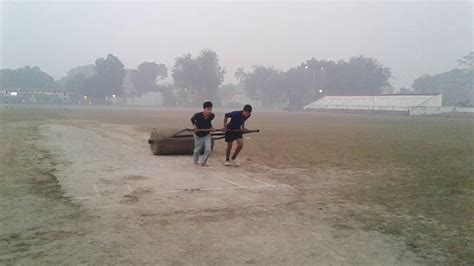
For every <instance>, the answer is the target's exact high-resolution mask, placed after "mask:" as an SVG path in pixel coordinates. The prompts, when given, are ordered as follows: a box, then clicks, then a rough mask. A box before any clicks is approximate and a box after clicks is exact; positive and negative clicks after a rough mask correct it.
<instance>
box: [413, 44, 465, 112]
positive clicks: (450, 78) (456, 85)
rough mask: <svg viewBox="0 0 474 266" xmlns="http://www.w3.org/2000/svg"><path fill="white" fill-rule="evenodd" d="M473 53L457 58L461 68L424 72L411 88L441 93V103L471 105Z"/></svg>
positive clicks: (422, 91) (418, 90)
mask: <svg viewBox="0 0 474 266" xmlns="http://www.w3.org/2000/svg"><path fill="white" fill-rule="evenodd" d="M473 58H474V53H473V52H472V51H471V52H470V53H469V54H468V55H466V56H464V57H463V58H461V59H459V60H458V63H459V66H460V67H461V68H455V69H452V70H451V71H447V72H444V73H439V74H435V75H434V76H431V75H428V74H424V75H422V76H421V77H419V78H417V79H416V80H415V81H414V82H413V85H412V87H413V90H414V91H415V92H420V93H436V92H439V93H443V105H455V106H473V105H474V92H473V89H472V81H473V77H474V69H473V67H472V62H473Z"/></svg>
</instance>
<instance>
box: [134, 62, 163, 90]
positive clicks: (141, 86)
mask: <svg viewBox="0 0 474 266" xmlns="http://www.w3.org/2000/svg"><path fill="white" fill-rule="evenodd" d="M167 76H168V68H167V67H166V66H165V65H164V64H157V63H155V62H143V63H141V64H140V65H139V66H138V67H137V70H136V71H133V72H132V76H131V79H132V83H133V86H134V88H135V89H136V90H137V92H138V93H139V94H142V93H146V92H149V91H153V90H156V82H157V79H160V80H162V79H165V78H166V77H167Z"/></svg>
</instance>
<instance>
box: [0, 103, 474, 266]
mask: <svg viewBox="0 0 474 266" xmlns="http://www.w3.org/2000/svg"><path fill="white" fill-rule="evenodd" d="M192 112H193V110H187V111H186V110H185V111H180V110H165V109H162V110H159V109H156V110H145V109H125V110H124V109H106V108H104V109H92V110H85V109H72V110H71V109H70V110H61V109H33V108H26V109H25V108H19V107H15V108H11V109H9V110H3V111H1V112H0V123H1V127H2V128H3V129H4V130H2V132H1V133H2V134H1V137H2V138H1V139H0V144H1V147H2V152H0V154H1V163H0V173H1V174H0V184H1V183H3V184H1V187H2V193H1V196H0V197H1V198H2V205H1V206H2V209H4V210H2V212H4V211H5V210H6V209H7V208H8V207H9V206H12V205H11V204H13V205H14V206H16V208H21V207H22V206H29V207H28V208H29V209H30V210H31V215H32V217H34V219H40V218H39V217H41V215H43V213H44V211H45V210H42V211H40V210H35V204H33V203H34V202H35V201H36V200H37V199H38V198H39V199H41V200H44V201H48V202H47V203H45V204H49V205H51V206H52V207H51V210H54V211H55V212H54V214H53V213H52V212H47V213H49V215H52V217H51V219H54V216H55V215H66V216H67V215H70V216H71V219H72V220H74V223H75V224H76V225H75V226H71V225H66V224H62V225H59V226H58V225H55V228H56V230H61V231H66V232H68V234H70V235H76V234H79V233H80V232H79V231H80V230H81V229H80V228H82V227H83V224H84V223H87V222H88V220H87V219H86V218H84V216H83V215H82V214H81V212H78V211H77V208H78V207H77V206H76V205H75V204H73V203H69V202H67V200H66V201H64V200H63V199H62V198H61V195H60V194H61V187H60V185H58V183H57V181H56V180H54V176H52V177H51V176H49V175H48V174H44V175H43V176H44V180H42V179H39V180H38V179H36V178H28V177H29V176H31V175H35V173H39V172H42V173H47V172H48V169H44V164H43V165H42V166H41V167H40V166H38V168H34V167H33V168H31V169H33V170H30V172H29V173H24V174H23V175H21V176H22V178H17V177H16V176H17V175H18V176H20V174H19V172H18V171H19V170H21V169H19V168H18V166H15V164H17V163H18V162H14V159H15V157H18V156H20V157H21V156H25V158H30V159H29V160H35V161H28V162H24V163H26V164H35V163H36V161H39V160H42V158H43V157H46V158H48V156H49V155H48V151H41V150H40V151H36V153H35V154H37V155H36V158H35V157H28V156H27V155H26V154H27V153H28V152H29V151H31V150H32V149H34V148H35V147H29V148H28V149H25V147H19V146H21V145H22V141H23V140H24V139H28V138H34V136H35V134H34V131H35V130H36V127H37V126H38V125H40V124H44V123H48V121H50V120H54V121H62V122H64V123H67V122H68V121H88V120H91V121H98V122H104V123H112V124H122V125H132V126H136V127H139V128H140V130H142V131H143V132H148V131H149V130H150V129H151V128H153V127H173V128H183V127H189V124H188V121H189V117H190V116H191V115H192ZM222 117H223V112H222V111H219V110H217V119H216V121H215V122H214V125H215V127H221V124H222V121H221V120H222ZM13 123H23V124H27V125H31V126H30V127H29V129H24V130H23V131H12V129H8V130H6V128H7V127H5V125H7V124H13ZM71 123H72V122H71ZM247 127H248V128H251V129H257V128H258V129H261V133H259V134H254V135H249V136H250V139H249V140H247V141H246V145H245V147H244V151H243V154H242V159H243V160H244V164H245V165H246V167H247V168H248V169H249V171H251V170H252V169H255V170H262V169H265V168H266V167H268V168H271V169H276V171H275V170H274V171H275V174H274V175H273V178H274V179H275V180H278V181H281V182H283V183H285V184H290V185H294V186H295V187H296V186H297V187H301V188H302V189H301V190H300V194H299V195H298V196H297V199H296V200H295V201H294V202H293V203H292V205H291V206H288V208H289V209H291V210H295V212H298V213H299V215H301V217H309V216H312V215H317V214H315V210H313V209H316V208H318V206H321V205H331V206H332V207H331V208H330V209H328V211H327V213H326V214H325V216H324V219H325V220H326V221H327V222H328V223H330V224H332V225H333V226H334V227H335V228H338V227H340V228H344V227H353V226H355V225H357V226H360V227H361V228H363V230H366V231H377V232H381V233H383V234H386V235H390V236H393V237H394V238H396V239H400V240H401V241H402V242H404V243H405V244H406V246H407V247H408V249H410V251H413V252H414V253H415V254H416V255H417V256H418V257H419V258H421V261H422V262H424V263H432V262H438V263H450V264H474V251H473V250H474V239H473V236H474V224H473V223H472V218H473V214H474V178H473V177H474V163H473V162H474V120H473V119H472V118H437V117H406V116H390V115H357V114H331V113H287V112H274V113H272V112H259V111H258V110H257V111H256V112H255V113H254V114H253V116H252V118H251V119H250V120H249V121H248V123H247ZM29 141H33V142H34V139H32V140H31V139H30V140H29ZM144 145H146V143H144ZM223 152H224V145H223V143H218V145H217V148H216V151H215V153H214V154H213V158H223ZM54 160H60V158H52V161H54ZM51 164H54V163H50V167H51V168H54V166H52V165H51ZM23 171H26V170H23ZM329 179H330V180H329ZM321 180H325V181H328V182H323V183H322V182H321ZM329 181H330V182H329ZM12 182H15V183H17V184H19V183H22V182H23V183H25V184H28V186H26V187H25V186H22V190H14V189H13V188H14V187H13V186H12V185H11V184H12ZM323 184H324V186H325V187H324V188H323V189H324V191H325V193H327V194H324V195H326V196H324V197H322V196H321V195H315V193H316V192H318V191H320V190H321V189H322V188H321V187H319V188H318V186H320V185H323ZM38 186H39V187H41V189H38ZM312 187H315V188H316V190H312V189H311V188H312ZM44 188H47V189H46V190H45V189H44ZM305 188H307V189H305ZM318 189H319V190H318ZM35 195H36V196H35ZM4 213H7V214H8V216H9V217H8V218H7V217H4V218H2V220H3V222H4V225H7V227H8V228H10V229H11V228H14V227H15V225H14V223H15V219H20V216H15V215H20V214H16V213H15V212H14V211H12V210H10V211H5V212H4ZM58 213H60V214H58ZM21 215H24V214H21ZM44 219H46V220H47V218H44ZM81 219H82V220H81ZM8 228H7V229H8ZM58 228H59V229H58ZM78 228H79V229H78ZM2 231H3V230H2ZM2 231H0V234H1V235H0V241H1V242H3V243H1V244H0V247H2V246H3V247H5V246H7V245H9V244H11V243H14V238H15V237H18V236H15V235H12V234H10V233H8V232H6V231H7V230H6V229H5V231H4V232H2ZM48 232H49V231H48ZM44 233H45V234H46V232H44ZM35 238H37V239H35ZM41 239H42V237H41V235H39V236H34V235H33V236H30V239H29V240H28V241H29V243H27V244H24V245H23V246H21V245H20V246H19V247H18V248H17V249H12V248H10V249H9V250H10V253H8V254H3V259H4V260H5V261H7V262H18V261H16V260H15V257H16V256H20V257H21V254H22V253H24V252H26V253H27V252H28V245H35V241H39V243H40V244H41V243H42V242H41V241H42V240H41ZM68 239H70V237H68ZM56 240H57V239H56ZM44 241H47V240H44ZM23 242H25V241H23ZM23 242H22V243H23ZM17 245H19V244H18V243H17ZM44 252H46V253H47V252H48V251H44ZM0 258H1V257H0ZM0 262H1V260H0Z"/></svg>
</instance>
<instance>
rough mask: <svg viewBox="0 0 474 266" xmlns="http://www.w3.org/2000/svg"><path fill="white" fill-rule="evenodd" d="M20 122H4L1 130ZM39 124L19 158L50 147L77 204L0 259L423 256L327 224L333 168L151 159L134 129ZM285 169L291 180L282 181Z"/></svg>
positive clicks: (238, 260)
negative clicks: (40, 237)
mask: <svg viewBox="0 0 474 266" xmlns="http://www.w3.org/2000/svg"><path fill="white" fill-rule="evenodd" d="M28 126H31V124H30V125H26V124H21V123H19V124H9V130H10V132H9V134H11V132H15V130H20V129H23V130H24V129H25V127H28ZM37 126H38V129H39V130H38V131H37V133H35V132H30V131H28V130H27V131H25V132H30V133H31V134H33V135H35V134H37V136H34V137H32V138H30V139H28V140H26V141H27V142H28V143H29V144H28V145H34V146H35V149H30V150H29V153H31V154H29V155H24V156H34V154H33V153H35V152H36V153H38V151H48V154H50V155H49V156H50V157H51V158H49V159H51V160H54V164H52V165H49V166H50V167H52V168H53V171H52V173H53V174H54V176H55V178H56V179H57V180H58V187H59V189H60V190H61V193H63V195H64V199H63V200H65V201H68V202H70V203H71V204H72V206H73V207H74V208H77V210H76V211H75V215H66V214H65V215H56V216H54V219H53V220H51V219H50V220H48V223H49V224H48V225H45V226H46V227H55V226H58V225H60V226H61V228H66V229H62V230H61V231H58V232H57V233H56V234H54V235H50V234H47V235H46V239H45V240H44V241H43V242H40V243H37V244H35V243H29V245H28V246H27V248H26V250H23V251H21V250H20V251H18V250H15V252H13V251H12V250H13V249H7V251H6V252H4V253H3V254H2V253H0V262H2V259H3V261H4V262H9V263H20V264H37V263H40V264H41V263H48V264H50V263H53V264H54V263H59V264H78V263H86V264H104V263H110V264H164V265H183V264H197V265H209V264H211V265H217V264H218V265H222V264H227V265H229V264H230V265H239V264H259V265H275V264H277V265H315V264H323V265H327V264H330V265H334V264H335V265H338V264H361V265H380V264H386V265H410V264H418V263H420V261H419V259H418V258H417V257H416V256H415V255H414V254H413V253H411V252H409V251H407V249H406V247H405V246H404V244H403V242H401V241H399V240H397V239H394V238H391V237H389V236H386V235H383V234H381V233H378V232H367V231H364V230H362V229H360V227H359V225H357V224H350V225H348V223H345V224H335V223H333V222H331V221H332V219H329V217H332V216H334V215H337V204H338V203H337V202H331V200H332V199H333V198H334V196H333V194H332V193H333V190H332V188H334V187H335V186H337V185H338V184H339V181H338V178H340V177H341V175H342V176H348V175H350V174H351V173H341V172H334V171H321V173H319V174H318V175H317V176H319V179H316V180H314V179H313V182H312V183H311V184H309V183H308V182H303V183H301V182H299V180H305V177H304V173H303V171H301V170H300V169H286V170H277V169H272V168H269V167H264V166H261V165H258V164H257V162H254V161H248V160H246V157H245V156H243V157H242V159H243V166H242V167H240V168H226V167H225V166H223V165H222V161H221V160H219V159H220V158H216V157H212V158H211V161H210V165H211V167H210V168H203V167H199V166H194V165H193V164H192V161H191V158H190V156H153V155H152V154H151V152H150V150H149V148H148V144H147V143H146V139H147V138H148V133H145V132H144V131H143V130H140V129H138V128H135V127H132V126H127V125H116V124H107V123H99V122H91V121H81V120H76V121H54V120H51V121H48V122H47V123H42V124H40V125H37ZM4 130H5V128H4ZM19 136H20V135H19ZM218 145H222V143H219V144H218ZM247 145H251V141H250V143H248V144H247ZM18 154H21V152H20V151H18ZM25 154H26V153H25ZM23 159H25V158H23ZM30 159H31V158H30ZM46 161H47V160H45V162H46ZM24 167H28V166H27V165H25V166H24ZM36 167H37V166H36ZM283 176H285V177H286V178H282V177H283ZM288 176H294V177H295V179H294V180H293V181H288V180H289V179H288V178H287V177H288ZM313 178H314V175H313ZM38 204H39V203H38ZM42 207H43V208H48V207H47V206H42ZM64 208H66V207H64ZM67 208H70V207H67ZM71 208H72V207H71ZM25 211H26V209H25ZM11 212H13V211H11ZM58 212H59V213H61V209H59V210H58ZM77 213H80V215H78V214H77ZM22 215H23V216H25V217H26V216H28V214H27V213H24V214H22ZM34 224H35V223H34V222H29V223H27V225H28V226H26V225H25V226H23V227H21V226H18V225H13V224H10V225H9V226H10V227H8V226H7V228H4V229H3V230H10V231H12V229H11V228H15V229H16V230H17V231H21V232H25V230H30V231H28V232H33V233H34V234H35V233H36V232H38V231H41V230H42V229H41V228H43V229H44V226H43V227H41V226H39V227H35V226H33V225H34ZM38 228H40V229H38ZM13 231H14V230H13ZM15 236H16V235H14V233H11V234H10V235H9V236H8V237H10V238H9V239H10V240H8V239H7V240H8V243H9V244H10V245H13V244H15V243H16V245H18V243H20V242H19V241H20V240H22V241H26V240H25V239H23V238H24V237H25V236H22V235H21V234H20V237H18V236H16V237H17V238H19V239H20V240H14V238H15ZM34 237H35V236H32V238H34ZM48 237H51V238H50V239H48ZM15 241H16V242H15ZM4 242H5V241H4Z"/></svg>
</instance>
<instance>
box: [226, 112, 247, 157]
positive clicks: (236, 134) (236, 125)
mask: <svg viewBox="0 0 474 266" xmlns="http://www.w3.org/2000/svg"><path fill="white" fill-rule="evenodd" d="M251 113H252V106H250V105H249V104H247V105H245V106H244V108H243V110H242V111H233V112H230V113H227V114H225V118H224V130H225V142H227V150H226V153H225V156H226V158H225V166H231V165H234V166H239V165H240V164H239V162H238V161H237V155H239V152H240V151H241V150H242V148H243V147H244V138H243V136H242V132H246V131H247V129H246V128H245V121H246V120H247V119H248V118H249V117H250V115H251ZM229 118H230V122H229V123H227V119H229ZM234 141H237V148H236V149H235V151H234V155H232V162H231V161H230V152H231V150H232V143H233V142H234Z"/></svg>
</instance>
